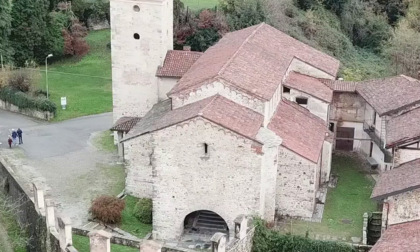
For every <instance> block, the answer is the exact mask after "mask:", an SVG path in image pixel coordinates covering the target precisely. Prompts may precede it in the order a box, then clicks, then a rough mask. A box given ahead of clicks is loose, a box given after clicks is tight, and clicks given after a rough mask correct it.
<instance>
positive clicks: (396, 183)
mask: <svg viewBox="0 0 420 252" xmlns="http://www.w3.org/2000/svg"><path fill="white" fill-rule="evenodd" d="M416 188H420V159H415V160H413V161H410V162H407V163H404V164H402V165H400V166H398V167H396V168H394V169H392V170H390V171H386V172H383V173H382V174H381V176H380V177H379V180H378V181H377V182H376V185H375V188H373V192H372V195H371V198H372V199H377V200H380V199H383V198H387V197H389V196H392V195H397V194H400V193H403V192H406V191H411V190H414V189H416Z"/></svg>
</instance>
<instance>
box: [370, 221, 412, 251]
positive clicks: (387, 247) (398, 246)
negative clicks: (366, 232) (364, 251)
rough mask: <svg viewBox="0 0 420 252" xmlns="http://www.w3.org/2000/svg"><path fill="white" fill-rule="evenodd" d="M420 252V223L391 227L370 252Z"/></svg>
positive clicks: (407, 223)
mask: <svg viewBox="0 0 420 252" xmlns="http://www.w3.org/2000/svg"><path fill="white" fill-rule="evenodd" d="M418 251H420V221H410V222H406V223H401V224H396V225H391V226H389V227H388V229H387V230H385V232H384V233H383V234H382V236H381V238H380V239H379V240H378V241H377V242H376V244H375V246H373V248H372V249H371V250H370V252H418Z"/></svg>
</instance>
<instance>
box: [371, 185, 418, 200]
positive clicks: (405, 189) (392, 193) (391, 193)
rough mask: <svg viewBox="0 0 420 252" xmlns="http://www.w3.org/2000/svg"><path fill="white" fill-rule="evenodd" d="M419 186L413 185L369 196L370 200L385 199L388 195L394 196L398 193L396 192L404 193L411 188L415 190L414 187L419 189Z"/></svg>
mask: <svg viewBox="0 0 420 252" xmlns="http://www.w3.org/2000/svg"><path fill="white" fill-rule="evenodd" d="M419 188H420V184H418V185H415V186H409V187H407V188H404V189H401V190H396V191H392V192H389V193H384V194H379V195H375V196H374V195H373V194H372V196H371V197H370V198H371V199H372V200H376V201H380V200H384V199H386V198H388V197H391V196H395V195H398V194H401V193H405V192H410V191H413V190H416V189H419Z"/></svg>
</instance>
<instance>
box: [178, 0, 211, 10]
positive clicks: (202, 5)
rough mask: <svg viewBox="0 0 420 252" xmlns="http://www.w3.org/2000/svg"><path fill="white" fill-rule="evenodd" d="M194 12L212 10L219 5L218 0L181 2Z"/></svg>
mask: <svg viewBox="0 0 420 252" xmlns="http://www.w3.org/2000/svg"><path fill="white" fill-rule="evenodd" d="M181 1H182V2H183V3H184V5H185V6H188V7H189V8H191V9H192V10H201V9H212V8H214V7H215V6H216V5H218V4H219V1H218V0H181Z"/></svg>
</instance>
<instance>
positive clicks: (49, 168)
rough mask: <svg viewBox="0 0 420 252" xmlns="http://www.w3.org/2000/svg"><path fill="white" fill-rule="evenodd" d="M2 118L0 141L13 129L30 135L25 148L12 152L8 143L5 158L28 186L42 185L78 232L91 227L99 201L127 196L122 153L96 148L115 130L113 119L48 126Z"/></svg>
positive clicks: (104, 116) (85, 119)
mask: <svg viewBox="0 0 420 252" xmlns="http://www.w3.org/2000/svg"><path fill="white" fill-rule="evenodd" d="M0 118H1V120H0V139H4V138H7V133H8V130H9V129H11V128H15V129H16V128H17V127H21V129H22V130H23V132H24V137H23V142H24V144H23V145H20V146H17V147H15V148H14V149H12V150H10V149H9V148H8V147H7V146H6V144H5V143H3V145H1V146H0V155H2V156H3V157H6V159H7V160H8V162H9V163H11V164H13V166H14V167H15V173H16V175H17V176H18V177H19V178H20V179H22V180H23V181H26V182H27V186H29V187H30V184H31V183H32V182H36V183H38V184H39V185H41V186H42V188H43V189H44V190H45V192H46V197H47V198H51V199H52V200H53V201H54V203H55V204H56V207H57V210H58V212H59V213H62V214H63V215H66V216H68V217H70V218H71V219H72V224H73V226H80V225H83V224H85V223H87V218H88V208H89V206H90V202H91V200H92V199H93V198H94V197H96V196H98V195H101V194H110V195H116V194H118V193H119V192H120V191H119V190H122V188H123V183H124V176H125V175H124V168H123V165H122V164H120V163H119V162H118V156H117V153H116V152H113V153H110V152H105V151H102V150H99V149H97V148H96V147H95V146H94V145H93V144H92V143H93V142H94V139H95V137H96V136H97V134H98V133H99V132H101V131H105V130H107V129H109V128H110V127H111V126H112V125H111V123H112V114H111V113H107V114H100V115H94V116H88V117H82V118H77V119H72V120H68V121H65V122H60V123H46V122H42V121H37V120H34V119H31V118H28V117H24V116H21V115H18V114H13V113H8V112H5V111H1V110H0Z"/></svg>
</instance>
